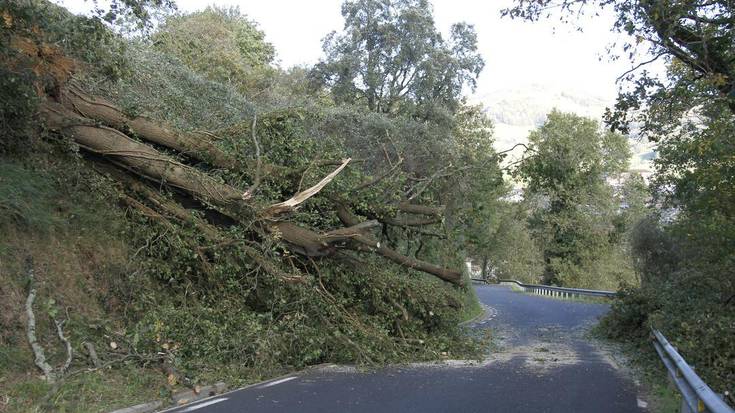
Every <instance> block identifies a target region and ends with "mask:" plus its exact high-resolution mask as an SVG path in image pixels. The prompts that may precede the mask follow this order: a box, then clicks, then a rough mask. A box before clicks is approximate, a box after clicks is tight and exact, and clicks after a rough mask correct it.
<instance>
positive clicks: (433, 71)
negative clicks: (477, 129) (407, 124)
mask: <svg viewBox="0 0 735 413" xmlns="http://www.w3.org/2000/svg"><path fill="white" fill-rule="evenodd" d="M342 16H343V17H344V19H345V29H344V31H343V32H342V33H339V34H338V33H335V32H333V33H330V34H329V35H328V36H327V37H326V39H325V41H324V46H323V49H324V54H325V57H324V59H323V60H322V61H321V62H319V63H318V64H317V65H316V66H315V67H314V69H313V70H312V73H311V77H312V79H313V81H314V82H315V84H316V85H317V86H318V87H322V86H326V87H328V88H329V89H330V91H331V93H332V95H333V97H334V100H335V101H336V102H337V103H350V104H357V105H361V106H364V107H367V108H368V109H369V110H371V111H375V112H380V113H389V114H395V113H419V114H421V116H426V114H427V113H429V112H431V107H432V106H440V107H444V108H447V109H449V110H450V111H454V110H455V109H456V108H457V107H458V105H459V103H460V97H461V93H462V88H463V87H464V86H469V87H470V88H474V86H475V81H476V79H477V76H478V75H479V73H480V71H481V70H482V68H483V66H484V61H483V59H482V58H481V57H480V55H479V53H477V36H476V34H475V31H474V28H473V27H472V26H471V25H468V24H466V23H460V24H455V25H453V26H452V29H451V36H450V39H449V41H448V42H447V41H445V40H444V39H442V37H441V34H440V33H439V32H438V31H437V30H436V28H435V26H434V19H433V16H432V11H431V5H430V4H429V2H428V1H427V0H387V1H376V0H347V1H345V2H344V4H343V5H342Z"/></svg>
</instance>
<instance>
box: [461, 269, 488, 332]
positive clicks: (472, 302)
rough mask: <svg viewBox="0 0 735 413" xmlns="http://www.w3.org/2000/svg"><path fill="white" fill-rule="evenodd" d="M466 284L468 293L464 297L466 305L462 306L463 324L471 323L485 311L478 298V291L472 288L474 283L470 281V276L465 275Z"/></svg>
mask: <svg viewBox="0 0 735 413" xmlns="http://www.w3.org/2000/svg"><path fill="white" fill-rule="evenodd" d="M464 283H465V285H466V286H468V287H467V292H466V293H465V295H464V303H463V304H464V305H463V306H462V315H461V319H462V322H465V321H470V320H472V319H473V318H475V317H478V316H480V315H481V314H482V312H483V311H484V310H483V308H482V305H481V304H480V299H479V298H477V291H475V289H474V288H472V281H471V280H470V276H469V274H465V275H464Z"/></svg>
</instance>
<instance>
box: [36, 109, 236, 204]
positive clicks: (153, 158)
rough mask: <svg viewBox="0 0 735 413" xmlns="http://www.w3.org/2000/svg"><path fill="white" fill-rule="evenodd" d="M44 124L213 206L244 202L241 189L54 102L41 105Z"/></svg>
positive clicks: (138, 172)
mask: <svg viewBox="0 0 735 413" xmlns="http://www.w3.org/2000/svg"><path fill="white" fill-rule="evenodd" d="M40 112H41V115H42V116H43V117H44V119H45V120H46V125H47V126H48V127H49V128H51V129H52V130H57V131H59V132H62V133H63V134H65V135H67V136H70V137H72V138H73V139H74V141H75V142H76V143H78V144H79V145H80V146H82V147H83V148H85V149H87V150H88V151H90V152H93V153H97V154H99V155H102V156H104V157H106V158H109V159H111V160H112V161H114V162H115V163H119V164H121V165H123V166H124V167H125V168H128V169H130V170H132V171H134V172H135V173H136V174H139V175H142V176H144V177H146V178H149V179H151V180H154V181H157V182H161V183H165V184H166V185H169V186H172V187H175V188H179V189H181V190H183V191H186V192H188V193H190V194H192V195H194V196H195V197H196V198H199V199H200V200H202V201H204V202H207V203H211V204H214V205H220V206H228V205H232V204H237V203H240V204H244V203H243V201H242V199H241V197H242V192H240V191H237V190H235V189H234V188H232V187H230V186H229V185H225V184H222V183H220V182H218V181H216V180H214V179H212V178H211V177H209V176H208V175H207V174H205V173H203V172H200V171H199V170H197V169H195V168H192V167H190V166H187V165H184V164H182V163H180V162H177V161H175V160H173V159H172V158H170V157H168V156H166V155H164V154H162V153H160V152H159V151H157V150H155V149H153V148H152V147H150V146H148V145H146V144H143V143H141V142H138V141H136V140H133V139H131V138H129V137H128V136H127V135H125V134H124V133H122V132H120V131H118V130H116V129H112V128H108V127H104V126H98V125H96V124H95V122H94V121H92V120H90V119H86V118H83V117H81V116H79V115H77V114H76V113H74V112H71V111H69V110H68V109H66V108H65V107H63V106H62V105H60V104H58V103H54V102H48V101H47V102H44V103H43V104H42V105H41V107H40Z"/></svg>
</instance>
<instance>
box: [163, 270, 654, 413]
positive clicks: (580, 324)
mask: <svg viewBox="0 0 735 413" xmlns="http://www.w3.org/2000/svg"><path fill="white" fill-rule="evenodd" d="M476 288H477V293H478V296H479V298H480V301H481V302H482V303H483V304H484V305H485V306H486V310H487V317H485V318H484V319H482V320H480V321H478V322H477V323H475V325H473V328H490V329H492V331H493V334H495V335H496V336H498V339H499V343H500V345H499V347H500V348H499V349H498V350H496V351H494V352H493V353H492V354H491V355H490V356H489V357H488V358H487V359H486V360H485V361H484V362H481V363H478V362H474V363H470V362H446V363H439V364H432V365H411V366H396V367H387V368H383V369H379V370H377V371H372V372H357V371H355V370H354V369H351V368H344V367H334V368H323V369H316V370H309V371H306V372H303V373H297V374H293V375H289V376H285V377H282V378H279V379H276V380H272V381H269V382H265V383H261V384H258V385H255V386H251V387H248V388H245V389H241V390H236V391H234V392H230V393H226V394H223V395H221V396H215V397H213V398H210V399H206V400H203V401H200V402H197V403H194V404H191V405H187V406H182V407H178V408H175V409H171V410H168V411H167V412H171V413H174V412H175V413H185V412H197V413H236V412H237V413H266V412H268V413H270V412H314V413H316V412H319V413H329V412H381V413H388V412H503V413H510V412H565V413H567V412H595V413H613V412H645V411H646V410H645V409H643V408H641V407H639V406H644V405H645V403H644V402H642V401H641V400H639V398H638V395H637V390H638V389H637V387H636V386H635V385H634V383H633V381H632V380H631V379H630V378H629V377H627V375H626V374H625V373H624V371H623V370H621V369H620V368H619V367H618V366H617V364H616V363H615V362H614V361H613V359H612V358H611V357H610V356H609V354H608V352H606V351H604V350H603V349H601V348H599V346H596V345H595V344H594V343H593V342H591V341H590V340H588V339H587V338H585V334H584V333H585V331H586V330H587V328H588V327H589V326H590V325H592V324H594V322H595V321H596V320H597V318H598V317H599V316H601V315H602V314H604V313H605V312H606V311H607V309H608V307H607V305H604V304H594V303H585V302H579V301H563V300H560V299H554V298H548V297H541V296H535V295H528V294H522V293H518V292H514V291H512V290H511V289H510V288H508V287H504V286H489V285H477V286H476Z"/></svg>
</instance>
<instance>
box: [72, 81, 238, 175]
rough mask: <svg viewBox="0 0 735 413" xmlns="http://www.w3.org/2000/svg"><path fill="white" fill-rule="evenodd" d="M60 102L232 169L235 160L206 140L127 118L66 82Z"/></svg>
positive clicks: (109, 103)
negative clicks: (66, 87) (66, 86)
mask: <svg viewBox="0 0 735 413" xmlns="http://www.w3.org/2000/svg"><path fill="white" fill-rule="evenodd" d="M61 102H62V103H63V104H64V106H66V107H68V108H74V111H76V112H77V113H79V114H80V115H81V116H83V117H85V118H89V119H94V120H96V121H99V122H102V123H103V124H105V125H107V126H110V127H112V128H115V129H118V130H121V131H125V130H129V131H130V132H132V133H133V134H135V135H136V136H138V137H140V138H141V139H145V140H147V141H149V142H153V143H155V144H158V145H162V146H165V147H167V148H171V149H174V150H176V151H179V152H181V153H183V154H185V155H187V156H190V157H192V158H195V159H199V160H202V161H205V162H207V163H209V164H211V165H213V166H216V167H219V168H233V167H235V166H236V165H237V162H236V161H235V159H234V158H233V157H232V156H229V155H228V154H227V153H225V152H223V151H222V150H221V149H219V148H218V147H217V146H216V145H214V144H213V143H212V142H211V141H209V140H208V139H204V138H203V137H201V136H193V135H189V134H186V133H179V132H174V131H173V130H171V129H170V128H168V127H166V126H161V125H160V123H156V122H154V121H151V120H150V119H146V118H144V117H140V116H138V117H129V116H127V115H126V114H125V113H124V112H123V111H122V109H120V108H118V107H117V106H115V105H114V104H113V103H112V102H109V101H107V100H105V99H103V98H100V97H96V96H90V95H89V94H87V93H85V92H84V91H82V90H81V89H80V88H78V87H76V86H73V85H70V86H69V87H68V89H66V90H65V91H63V92H62V94H61Z"/></svg>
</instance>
